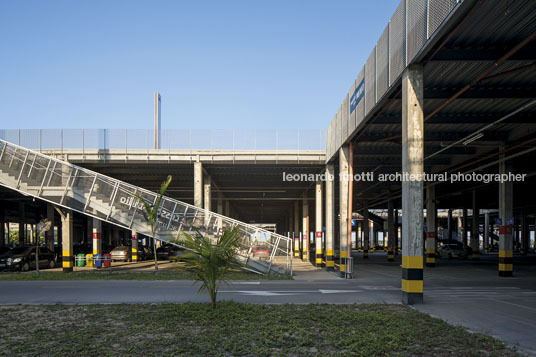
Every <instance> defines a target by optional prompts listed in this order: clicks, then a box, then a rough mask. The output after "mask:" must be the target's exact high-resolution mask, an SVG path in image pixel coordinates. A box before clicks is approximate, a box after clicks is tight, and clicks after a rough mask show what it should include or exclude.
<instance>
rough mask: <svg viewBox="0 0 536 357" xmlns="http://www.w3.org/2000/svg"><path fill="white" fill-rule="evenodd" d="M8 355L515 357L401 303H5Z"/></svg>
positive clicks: (0, 344) (1, 331)
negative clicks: (39, 304) (215, 306)
mask: <svg viewBox="0 0 536 357" xmlns="http://www.w3.org/2000/svg"><path fill="white" fill-rule="evenodd" d="M0 315H1V316H2V321H3V323H2V324H0V336H2V338H1V339H0V351H2V354H3V355H17V356H20V355H38V354H39V355H57V356H67V355H69V356H70V355H117V356H122V355H136V356H152V355H167V356H169V355H184V356H230V355H232V356H244V355H248V356H266V355H293V356H309V355H321V356H327V355H333V356H349V355H353V356H415V355H421V356H480V355H484V356H516V355H517V354H516V352H515V351H513V350H511V349H508V348H506V347H505V346H504V345H503V344H502V343H501V342H499V341H497V340H495V339H494V338H491V337H489V336H484V335H481V334H473V333H469V332H468V331H467V330H465V329H463V328H461V327H454V326H451V325H449V324H447V323H446V322H444V321H442V320H439V319H435V318H432V317H430V316H428V315H426V314H423V313H420V312H418V311H416V310H413V309H410V308H408V307H405V306H403V305H256V304H244V303H235V302H220V303H218V307H217V309H216V310H215V311H211V309H210V306H209V304H193V303H188V304H141V305H125V304H123V305H69V306H64V305H54V306H1V307H0Z"/></svg>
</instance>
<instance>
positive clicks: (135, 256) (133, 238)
mask: <svg viewBox="0 0 536 357" xmlns="http://www.w3.org/2000/svg"><path fill="white" fill-rule="evenodd" d="M130 238H131V244H132V261H133V262H137V261H138V233H136V231H132V233H131V236H130Z"/></svg>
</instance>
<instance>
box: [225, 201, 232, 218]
mask: <svg viewBox="0 0 536 357" xmlns="http://www.w3.org/2000/svg"><path fill="white" fill-rule="evenodd" d="M224 216H226V217H231V201H229V200H226V201H225V214H224Z"/></svg>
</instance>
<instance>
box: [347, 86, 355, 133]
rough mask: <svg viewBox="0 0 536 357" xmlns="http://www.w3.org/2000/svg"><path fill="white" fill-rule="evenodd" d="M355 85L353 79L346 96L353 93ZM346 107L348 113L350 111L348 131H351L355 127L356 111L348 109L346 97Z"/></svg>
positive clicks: (348, 104)
mask: <svg viewBox="0 0 536 357" xmlns="http://www.w3.org/2000/svg"><path fill="white" fill-rule="evenodd" d="M356 85H357V84H356V82H355V81H354V84H352V87H351V88H350V91H349V92H348V96H347V97H348V98H350V96H351V95H352V94H353V93H354V91H355V87H356ZM347 107H348V113H350V114H349V118H348V132H350V133H351V132H353V131H354V129H355V120H356V111H355V110H354V111H353V112H352V111H351V110H350V99H348V103H347Z"/></svg>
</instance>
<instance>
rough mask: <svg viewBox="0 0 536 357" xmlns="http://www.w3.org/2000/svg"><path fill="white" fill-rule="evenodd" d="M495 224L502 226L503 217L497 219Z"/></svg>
mask: <svg viewBox="0 0 536 357" xmlns="http://www.w3.org/2000/svg"><path fill="white" fill-rule="evenodd" d="M495 224H496V225H498V226H500V225H501V224H502V218H497V219H495Z"/></svg>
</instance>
